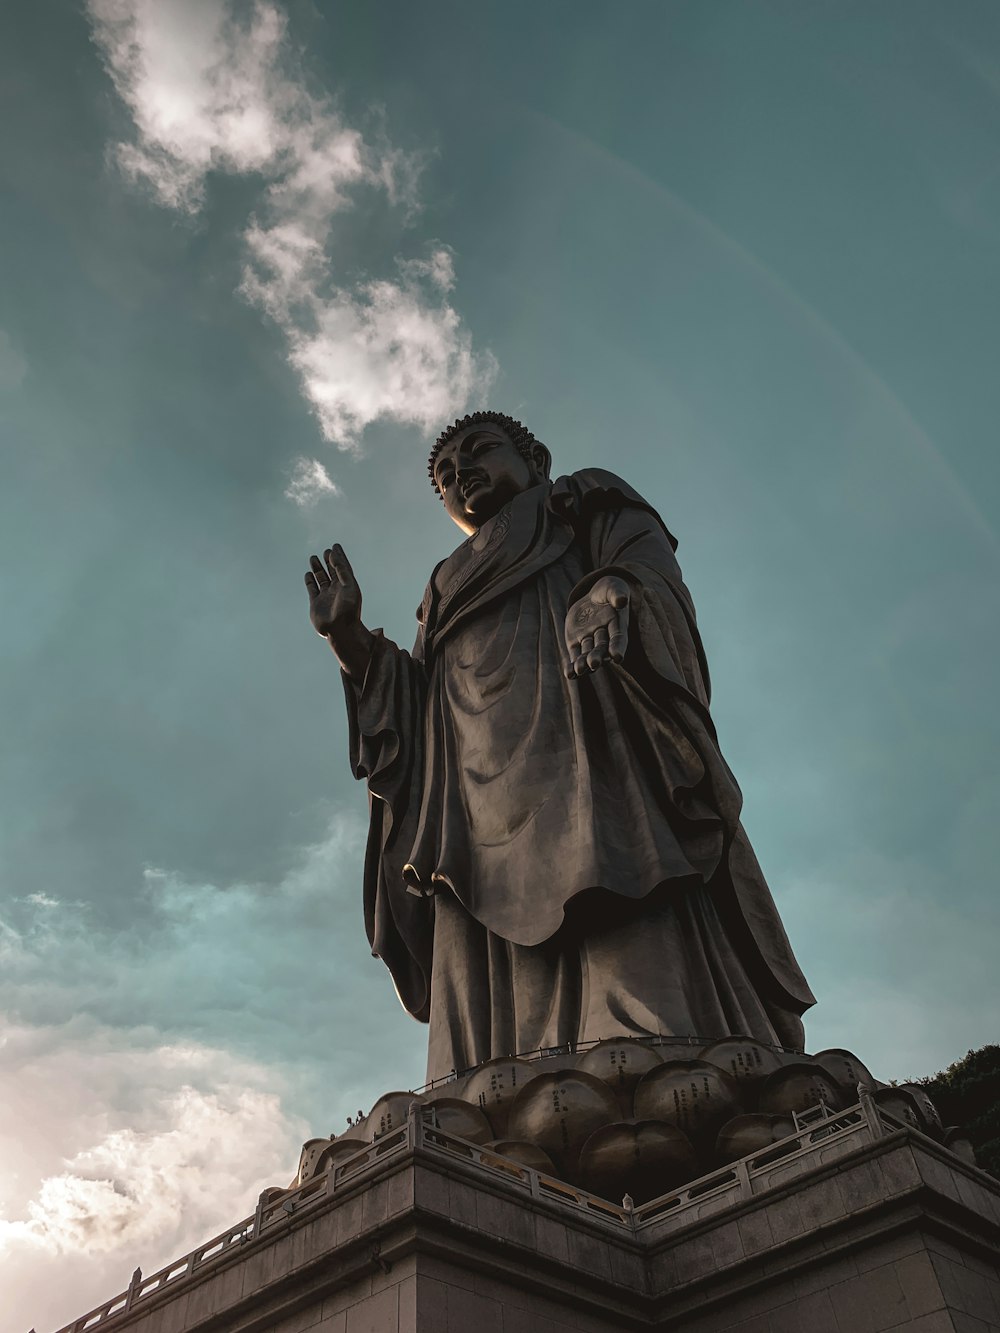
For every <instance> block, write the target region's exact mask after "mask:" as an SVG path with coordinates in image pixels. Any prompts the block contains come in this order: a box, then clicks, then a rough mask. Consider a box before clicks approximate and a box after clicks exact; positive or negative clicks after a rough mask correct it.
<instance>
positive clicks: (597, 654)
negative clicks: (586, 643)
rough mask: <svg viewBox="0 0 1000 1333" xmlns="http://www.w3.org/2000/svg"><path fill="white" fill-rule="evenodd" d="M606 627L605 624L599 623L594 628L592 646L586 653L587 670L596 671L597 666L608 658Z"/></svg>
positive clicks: (601, 664)
mask: <svg viewBox="0 0 1000 1333" xmlns="http://www.w3.org/2000/svg"><path fill="white" fill-rule="evenodd" d="M608 640H609V635H608V629H607V626H606V625H599V626H598V627H597V629H595V630H594V646H593V648H591V650H590V652H589V653H588V654H587V670H588V671H596V670H597V668H598V667H600V666H603V665H604V663H605V662H606V661H607V660H608Z"/></svg>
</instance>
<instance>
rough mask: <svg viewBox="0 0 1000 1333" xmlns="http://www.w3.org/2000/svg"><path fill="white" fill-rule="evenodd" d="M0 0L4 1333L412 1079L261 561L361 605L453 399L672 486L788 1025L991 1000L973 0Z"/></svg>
mask: <svg viewBox="0 0 1000 1333" xmlns="http://www.w3.org/2000/svg"><path fill="white" fill-rule="evenodd" d="M227 14H228V16H229V19H228V20H227ZM282 19H284V20H285V21H286V27H285V29H284V30H282V28H281V20H282ZM227 21H228V26H226V23H227ZM2 29H3V30H2V32H0V98H2V103H0V469H2V477H3V485H2V487H0V550H2V573H0V578H2V595H3V636H2V655H0V673H2V674H0V679H2V682H3V690H4V727H3V746H2V749H0V872H2V873H0V893H2V897H0V1013H2V1014H3V1015H4V1022H5V1028H4V1032H3V1035H2V1036H0V1083H2V1085H3V1086H2V1095H0V1103H2V1104H3V1109H2V1110H0V1158H2V1161H0V1180H2V1182H3V1183H2V1184H0V1257H2V1260H3V1263H4V1266H5V1267H7V1269H8V1283H7V1285H10V1286H12V1287H13V1288H15V1289H16V1296H15V1298H14V1302H13V1306H12V1307H11V1308H10V1309H9V1310H8V1312H7V1315H6V1318H7V1319H9V1320H10V1321H11V1322H10V1324H9V1330H8V1326H7V1324H5V1323H4V1324H3V1325H2V1333H22V1330H23V1328H27V1327H30V1326H35V1327H37V1328H38V1329H39V1330H40V1333H44V1330H45V1329H46V1328H48V1327H54V1326H55V1325H56V1324H58V1323H62V1322H65V1321H66V1320H68V1319H70V1318H72V1317H74V1316H76V1315H77V1314H80V1313H82V1312H83V1310H84V1309H86V1308H88V1307H89V1306H90V1305H92V1304H95V1303H96V1302H97V1301H99V1300H101V1299H103V1298H104V1297H106V1296H109V1295H111V1294H112V1293H113V1292H114V1291H116V1290H118V1289H120V1288H122V1287H124V1285H125V1284H126V1283H127V1280H128V1276H129V1274H130V1273H131V1270H132V1269H133V1268H134V1267H135V1265H136V1264H137V1263H141V1264H142V1266H143V1268H144V1269H146V1270H147V1271H149V1270H151V1269H152V1268H153V1267H155V1266H156V1265H157V1264H159V1263H162V1262H166V1261H167V1260H169V1259H171V1258H173V1257H175V1255H176V1254H180V1253H182V1252H183V1251H184V1250H185V1249H186V1248H189V1247H190V1246H192V1245H194V1244H196V1243H197V1242H199V1241H200V1240H202V1239H204V1238H205V1237H207V1236H209V1235H211V1234H212V1233H213V1232H214V1231H216V1230H218V1229H220V1228H221V1227H223V1226H225V1225H228V1224H229V1223H230V1222H231V1221H234V1220H236V1219H237V1218H238V1217H240V1216H242V1215H244V1214H245V1213H247V1212H249V1211H251V1209H252V1206H253V1200H254V1198H255V1196H256V1193H257V1191H258V1190H259V1189H260V1187H261V1186H262V1184H265V1183H283V1182H284V1181H285V1180H286V1178H289V1177H290V1176H291V1174H292V1173H293V1171H294V1168H295V1163H296V1160H297V1151H298V1145H299V1143H300V1142H301V1140H302V1139H303V1138H304V1137H307V1136H308V1135H310V1134H318V1133H329V1132H331V1131H334V1130H337V1131H339V1130H340V1129H341V1128H343V1126H344V1121H345V1117H346V1116H347V1115H348V1114H353V1113H354V1112H355V1111H356V1110H357V1109H358V1108H362V1109H365V1110H367V1109H368V1107H369V1106H370V1105H371V1103H372V1102H373V1101H374V1099H375V1098H376V1096H377V1095H378V1094H380V1093H381V1092H383V1091H385V1090H387V1089H389V1088H391V1087H397V1086H402V1087H406V1086H412V1085H416V1084H419V1083H420V1082H421V1081H422V1076H423V1072H422V1071H423V1059H424V1031H423V1029H420V1028H419V1027H417V1026H416V1025H415V1024H413V1022H412V1021H411V1020H410V1019H409V1018H408V1017H407V1016H406V1015H405V1014H404V1013H403V1011H402V1010H401V1009H400V1008H399V1007H398V1005H397V1002H396V1000H395V997H394V995H393V992H392V988H391V985H390V982H389V979H388V976H387V974H385V973H384V970H383V968H382V966H381V964H380V963H378V962H377V961H375V960H372V959H371V958H370V956H369V955H368V951H367V945H366V941H365V938H364V930H363V923H362V919H361V908H360V892H361V890H360V878H361V864H362V855H363V840H364V832H365V822H366V801H365V793H364V790H363V788H361V787H358V786H356V785H355V784H354V782H353V780H352V779H351V777H350V774H349V771H348V766H347V756H346V722H345V716H344V709H343V700H342V692H341V686H340V682H339V678H338V672H337V669H336V663H335V661H334V659H333V657H332V655H331V654H330V653H329V651H328V650H327V649H325V647H324V646H323V644H322V643H320V642H319V641H318V640H317V639H316V637H315V635H314V634H313V633H312V631H311V629H310V628H309V624H308V619H307V613H306V598H305V593H304V590H303V587H302V572H303V570H304V569H305V567H306V561H307V558H308V555H309V554H310V552H311V551H314V550H317V549H321V548H322V547H324V546H326V545H328V544H329V543H330V542H331V541H332V540H338V541H340V542H341V543H342V544H343V545H344V546H345V548H346V549H347V551H348V552H349V554H350V555H351V557H352V559H353V561H354V565H355V568H356V570H357V572H358V575H359V578H360V581H361V585H362V588H363V590H364V594H365V615H366V618H367V620H368V622H369V623H370V624H372V625H383V626H384V627H385V629H386V632H387V633H389V634H390V635H391V636H392V637H394V638H397V639H398V640H399V641H401V642H403V643H405V644H407V645H408V643H409V641H410V639H411V638H412V634H413V628H414V615H413V613H414V608H415V607H416V606H417V604H418V602H419V600H420V597H421V594H422V591H423V586H424V582H425V579H426V577H427V575H428V573H429V571H430V569H431V567H432V565H433V564H434V563H435V561H436V560H437V559H439V558H440V557H441V556H442V555H444V554H446V553H447V552H448V551H449V550H450V549H451V548H452V547H453V546H454V545H455V544H456V542H457V540H459V534H458V532H457V530H456V529H454V528H452V527H451V526H450V524H449V523H448V521H447V519H446V518H445V516H444V513H443V511H442V509H441V507H440V505H439V503H438V502H437V500H436V499H435V497H434V495H433V493H432V491H431V489H430V487H429V486H428V485H427V482H426V474H425V458H426V453H427V448H428V436H429V435H431V434H433V433H436V432H435V428H436V427H440V426H441V425H444V424H445V423H446V422H447V421H449V420H450V419H452V418H453V417H454V416H455V415H456V414H457V413H459V412H460V411H462V410H464V409H465V408H467V407H475V406H492V407H495V408H498V409H500V410H502V411H506V412H509V413H511V414H512V415H514V416H517V417H519V418H521V419H522V420H524V421H525V422H526V423H527V424H528V425H529V426H530V427H531V428H532V429H533V430H534V432H535V433H536V435H538V437H539V438H541V439H543V440H544V441H545V442H546V443H547V444H548V445H549V447H550V448H551V450H552V452H553V454H554V456H555V460H556V469H557V471H560V472H563V471H571V470H573V469H575V468H578V467H581V466H586V465H594V466H601V467H606V468H609V469H611V470H613V471H616V472H619V473H620V474H622V475H623V476H624V477H625V478H626V479H627V480H628V481H629V482H630V483H631V484H632V485H633V486H635V487H636V488H637V489H638V490H640V491H641V492H642V493H643V494H644V495H646V496H647V497H648V498H649V500H650V501H651V502H653V503H654V504H655V505H656V506H657V507H658V508H659V509H660V511H661V512H662V513H663V515H664V517H665V519H666V521H667V522H668V523H669V525H670V526H671V528H672V529H673V530H674V531H675V532H676V533H677V535H678V537H679V539H680V551H679V555H680V557H681V561H682V564H683V567H684V570H685V574H686V577H687V581H688V583H689V585H690V587H691V589H692V591H693V594H694V596H695V599H696V602H697V605H698V608H699V615H700V619H701V625H702V630H703V634H704V637H705V640H706V646H707V649H708V652H709V657H710V662H711V666H712V674H713V681H714V689H715V698H714V713H715V717H716V721H717V724H718V728H719V731H720V735H721V738H722V744H723V749H724V751H725V753H726V756H727V758H728V759H729V762H730V764H731V765H732V767H733V769H734V771H735V772H736V774H737V777H738V778H739V780H740V783H741V785H742V787H743V790H744V795H745V820H746V824H747V828H748V830H749V832H750V835H751V838H752V840H753V842H754V844H755V847H756V850H757V852H758V855H759V857H760V860H761V862H762V864H763V866H764V869H765V873H766V874H767V876H768V878H769V881H770V883H771V885H772V888H773V891H774V894H775V897H776V899H777V901H778V904H779V907H780V909H781V911H782V914H783V916H784V918H785V921H786V925H787V927H788V931H789V934H790V936H791V938H792V941H793V944H794V946H795V948H796V951H797V953H798V955H799V957H800V960H801V962H802V964H803V967H804V969H805V971H806V973H807V975H808V976H809V979H810V981H811V983H812V986H813V989H814V990H815V992H816V994H817V996H818V999H819V1004H818V1005H817V1007H816V1009H815V1010H814V1011H812V1013H811V1015H809V1016H807V1040H808V1045H809V1047H810V1049H813V1050H816V1049H820V1048H822V1047H826V1046H846V1047H849V1048H851V1049H853V1050H854V1051H856V1052H857V1053H858V1055H860V1056H861V1057H862V1058H863V1059H864V1060H865V1061H867V1063H868V1064H869V1065H870V1066H871V1067H872V1068H873V1070H874V1071H875V1073H876V1074H877V1075H879V1076H881V1077H883V1078H893V1077H896V1078H904V1077H907V1076H913V1075H920V1074H924V1073H930V1072H932V1071H934V1070H936V1069H938V1068H940V1067H942V1066H944V1065H946V1064H948V1063H950V1062H951V1061H952V1060H954V1059H956V1058H958V1057H960V1056H961V1055H963V1054H964V1053H965V1051H966V1050H967V1049H968V1048H969V1047H974V1046H978V1045H982V1044H983V1043H985V1042H987V1041H995V1040H997V1038H998V1035H1000V1034H998V1021H997V1016H998V1004H997V987H996V983H995V972H996V963H995V957H996V946H997V938H998V936H997V929H998V916H1000V910H998V906H997V893H996V861H997V852H996V830H997V824H998V812H1000V778H998V766H997V763H996V754H997V750H998V748H1000V713H998V708H997V700H996V684H995V682H996V679H997V665H996V663H997V658H998V656H1000V629H998V626H1000V538H998V523H997V516H998V512H1000V447H998V442H997V430H996V422H997V420H998V418H1000V375H998V374H997V369H996V360H997V348H998V346H1000V244H998V242H1000V148H998V145H1000V10H998V9H997V6H996V5H995V4H994V3H991V2H987V0H984V2H983V3H974V2H973V0H951V3H949V4H947V5H942V4H939V3H924V2H923V0H876V2H875V3H872V0H858V2H857V3H852V0H837V3H820V2H819V0H774V3H765V2H764V0H739V2H736V0H716V2H715V3H712V4H705V3H704V2H703V0H700V2H699V0H692V3H681V2H680V0H648V2H646V0H627V3H624V4H614V5H612V4H602V3H597V2H596V0H545V3H543V4H539V3H538V0H502V2H501V0H478V2H477V3H475V4H469V3H468V0H454V2H452V3H445V2H444V0H425V3H422V4H420V5H413V4H409V3H403V0H379V2H378V3H368V2H366V0H349V2H348V0H342V2H340V3H335V2H334V0H315V2H313V0H287V3H284V4H278V3H277V0H274V3H273V4H272V3H271V2H270V0H262V2H261V3H260V4H258V5H254V4H252V3H250V2H249V0H246V3H238V4H235V5H231V6H229V7H228V9H227V7H226V5H224V3H223V0H156V2H155V3H154V0H89V3H85V2H84V0H7V4H6V5H5V6H4V13H3V19H2ZM56 1272H58V1273H59V1275H60V1276H59V1281H58V1282H55V1280H54V1278H53V1274H55V1273H56ZM0 1322H2V1321H0Z"/></svg>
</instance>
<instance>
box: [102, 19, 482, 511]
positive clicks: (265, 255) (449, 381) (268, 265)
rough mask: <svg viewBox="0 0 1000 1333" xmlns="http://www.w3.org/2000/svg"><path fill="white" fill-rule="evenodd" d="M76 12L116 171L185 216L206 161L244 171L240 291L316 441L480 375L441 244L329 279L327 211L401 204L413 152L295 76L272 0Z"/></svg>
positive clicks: (444, 402) (332, 214)
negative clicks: (354, 123) (291, 379)
mask: <svg viewBox="0 0 1000 1333" xmlns="http://www.w3.org/2000/svg"><path fill="white" fill-rule="evenodd" d="M88 10H89V13H90V18H91V23H92V26H93V31H94V37H95V40H96V42H97V44H98V45H99V47H100V49H101V50H102V52H103V54H104V57H105V60H106V63H107V66H108V69H109V72H110V74H111V77H112V79H113V80H114V83H115V87H116V89H117V91H118V93H119V95H120V97H121V98H122V100H123V101H124V103H125V104H126V106H127V107H128V108H129V111H130V113H131V115H132V119H133V121H134V125H135V138H134V140H133V141H131V142H129V143H124V144H119V145H118V148H117V159H118V162H119V164H120V165H121V167H122V168H123V169H124V171H125V172H126V173H127V174H128V175H129V176H131V177H132V178H133V179H134V180H136V181H141V182H145V183H146V184H147V185H148V187H149V188H150V189H151V190H152V191H153V194H154V195H155V197H156V198H157V199H158V200H159V202H160V203H161V204H163V205H165V206H166V207H168V208H172V209H176V210H178V211H181V212H185V213H189V214H190V213H195V212H197V211H198V209H200V208H201V206H202V204H203V202H204V199H205V194H206V185H207V181H208V177H209V175H210V174H211V173H212V172H222V173H228V174H232V175H239V176H243V177H250V178H254V177H256V178H258V180H259V186H260V188H259V194H258V198H257V203H256V211H255V213H254V215H253V216H251V217H249V218H248V220H247V224H246V227H245V230H244V233H243V244H244V247H245V265H244V274H243V282H242V286H241V291H242V293H243V295H244V296H245V297H246V299H247V300H249V301H251V302H252V303H253V304H255V305H257V306H258V307H259V308H260V309H261V310H262V311H263V312H264V313H265V314H266V315H267V316H268V317H269V318H270V319H271V320H273V321H274V323H275V324H276V325H277V327H278V328H279V329H280V330H281V332H282V333H283V334H284V336H285V339H286V343H287V348H288V359H289V362H290V364H291V365H292V366H293V367H294V369H295V370H296V371H297V372H298V375H299V379H300V382H301V385H302V390H303V393H304V395H305V397H306V400H307V401H308V402H309V404H310V406H311V408H312V410H313V412H314V414H315V416H316V418H317V420H318V422H319V425H320V429H321V431H322V433H323V436H324V438H325V439H327V440H328V441H330V442H331V443H333V444H336V445H337V446H338V447H340V448H342V449H355V448H357V446H358V441H359V439H360V436H361V434H362V432H363V431H364V429H365V427H366V426H368V425H369V424H370V423H371V422H373V421H375V420H377V419H379V418H391V419H393V420H396V421H400V422H403V423H409V424H415V425H417V426H420V427H421V428H423V429H424V430H429V429H431V428H432V427H433V426H435V425H438V424H441V423H443V422H444V421H446V420H448V419H450V418H452V417H454V416H455V415H456V414H457V413H458V412H459V411H460V410H461V409H462V408H463V407H464V406H465V405H466V404H467V402H468V400H469V398H470V396H471V395H472V394H473V392H474V391H476V390H480V389H483V388H485V386H486V384H487V383H488V382H489V380H490V379H491V378H492V376H493V374H494V370H495V367H494V363H493V360H492V358H491V357H490V356H489V355H488V354H487V355H477V354H476V353H475V352H474V351H473V349H472V343H471V339H470V336H469V334H468V332H467V330H466V329H465V328H464V327H463V325H462V322H461V319H460V318H459V316H458V314H457V312H456V311H455V309H454V308H453V306H452V305H451V304H450V302H449V299H448V294H449V292H450V291H451V289H452V286H453V283H454V272H453V264H452V258H451V255H450V253H449V251H448V250H447V248H446V247H443V246H438V247H437V248H435V249H434V250H433V252H432V253H431V254H430V255H429V256H428V257H427V258H425V259H417V260H414V259H410V260H404V261H399V262H397V266H396V269H397V271H396V273H395V275H394V276H393V277H392V278H383V279H362V280H360V281H358V282H356V283H354V284H353V285H350V286H349V285H346V284H344V283H343V282H337V281H336V278H335V274H334V271H333V267H332V264H331V261H330V256H329V247H330V242H331V238H332V236H333V233H334V224H335V220H336V216H337V214H338V213H340V212H342V211H343V210H345V209H348V208H350V207H352V206H353V203H354V201H355V199H356V198H357V195H358V192H359V191H361V190H368V191H369V192H374V193H375V194H376V195H377V194H382V195H384V197H385V198H386V200H387V203H390V204H403V205H405V206H408V207H411V208H412V207H413V206H414V204H415V181H416V176H417V174H418V162H417V160H416V158H415V157H414V156H413V155H407V154H405V153H402V152H400V151H399V150H398V149H395V148H393V147H392V146H391V145H389V144H386V143H384V142H378V143H372V142H369V141H367V140H366V139H365V138H364V136H363V135H362V134H361V133H360V132H359V131H357V130H356V129H353V128H352V127H350V126H348V125H347V124H345V122H344V120H343V118H342V116H341V115H340V113H339V112H338V110H337V109H336V107H335V106H334V105H333V103H332V102H331V100H330V99H329V98H328V97H324V96H318V95H316V94H314V93H313V92H311V91H310V90H309V88H308V87H307V83H306V79H305V74H304V71H303V69H302V66H301V62H300V60H299V58H298V55H297V53H296V52H295V51H294V50H293V49H292V47H291V44H290V42H289V40H288V36H287V32H286V20H285V17H284V15H283V13H282V12H281V10H280V9H279V8H278V7H277V5H275V4H273V3H270V2H269V0H256V2H255V3H254V4H252V5H250V6H238V5H236V4H234V3H232V2H231V0H88ZM291 498H292V499H297V496H295V495H293V496H292V497H291Z"/></svg>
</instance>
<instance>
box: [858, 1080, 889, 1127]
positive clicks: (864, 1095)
mask: <svg viewBox="0 0 1000 1333" xmlns="http://www.w3.org/2000/svg"><path fill="white" fill-rule="evenodd" d="M873 1091H874V1089H873V1088H872V1085H871V1084H870V1083H859V1084H858V1101H859V1102H860V1103H861V1110H862V1111H863V1112H864V1117H865V1121H866V1122H867V1124H868V1132H869V1134H870V1135H871V1136H872V1139H873V1140H875V1139H881V1138H884V1136H885V1126H884V1125H883V1124H882V1117H881V1116H880V1115H879V1110H878V1106H877V1104H876V1102H875V1098H874V1097H873V1096H872V1093H873Z"/></svg>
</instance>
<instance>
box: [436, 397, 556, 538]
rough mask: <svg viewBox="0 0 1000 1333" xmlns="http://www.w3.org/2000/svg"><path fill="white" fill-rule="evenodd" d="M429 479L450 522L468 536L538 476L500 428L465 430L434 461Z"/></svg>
mask: <svg viewBox="0 0 1000 1333" xmlns="http://www.w3.org/2000/svg"><path fill="white" fill-rule="evenodd" d="M434 480H435V481H436V482H437V484H438V489H439V490H440V492H441V499H442V500H443V501H444V507H445V509H447V511H448V513H449V515H450V516H451V518H453V519H454V520H455V522H456V523H457V524H458V526H459V527H460V528H461V529H462V531H463V532H468V533H473V532H475V531H476V530H477V528H480V527H482V525H483V524H484V523H485V522H486V520H487V519H488V518H492V517H493V515H494V514H496V513H498V512H499V510H500V509H501V508H502V507H503V506H504V505H505V504H506V503H507V501H508V500H510V499H511V498H512V497H513V496H515V495H517V494H519V492H521V491H526V490H527V489H528V488H529V487H530V486H537V485H538V482H539V481H540V480H541V477H540V475H539V473H538V470H537V468H536V467H535V466H534V464H532V463H529V462H528V460H527V459H526V458H524V456H523V455H522V454H521V452H520V450H519V449H518V448H517V445H515V444H514V442H513V441H512V440H511V439H510V438H509V437H508V436H507V435H506V434H505V433H504V431H503V429H502V428H501V427H500V426H494V425H493V424H492V423H488V422H487V423H484V424H483V425H478V426H470V427H469V428H468V429H467V430H465V431H462V432H461V433H460V434H458V435H456V436H455V437H454V439H451V440H449V441H448V443H447V444H446V445H445V446H444V447H443V448H442V450H441V451H440V453H439V454H438V456H437V458H436V459H435V460H434Z"/></svg>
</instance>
